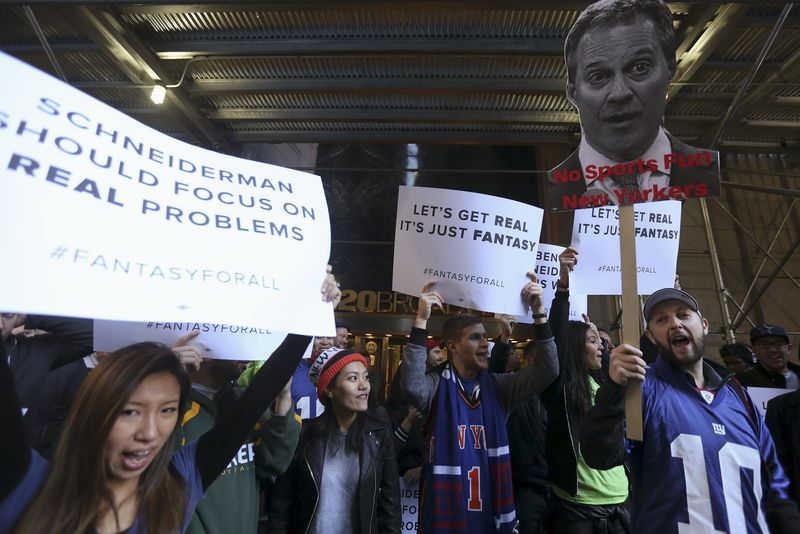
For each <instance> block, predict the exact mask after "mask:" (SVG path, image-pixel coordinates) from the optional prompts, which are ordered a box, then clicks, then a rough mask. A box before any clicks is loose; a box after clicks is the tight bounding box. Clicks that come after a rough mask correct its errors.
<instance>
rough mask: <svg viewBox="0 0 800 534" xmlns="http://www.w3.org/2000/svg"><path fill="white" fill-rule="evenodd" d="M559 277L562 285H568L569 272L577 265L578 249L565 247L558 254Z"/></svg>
mask: <svg viewBox="0 0 800 534" xmlns="http://www.w3.org/2000/svg"><path fill="white" fill-rule="evenodd" d="M558 264H559V267H560V269H559V278H558V281H559V282H561V285H562V286H563V287H569V273H571V272H572V269H574V268H575V266H576V265H578V251H577V250H575V249H574V248H572V247H567V248H565V249H564V251H563V252H562V253H561V254H559V255H558Z"/></svg>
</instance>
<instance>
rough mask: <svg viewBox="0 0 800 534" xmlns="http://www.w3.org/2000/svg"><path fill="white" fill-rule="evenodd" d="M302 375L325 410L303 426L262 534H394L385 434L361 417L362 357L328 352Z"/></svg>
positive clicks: (369, 416)
mask: <svg viewBox="0 0 800 534" xmlns="http://www.w3.org/2000/svg"><path fill="white" fill-rule="evenodd" d="M308 377H309V379H310V380H311V382H312V383H314V385H315V386H316V388H317V396H318V397H319V399H320V400H321V401H322V403H323V404H324V405H325V407H326V410H325V412H324V413H323V414H322V415H320V416H319V417H317V418H315V419H312V420H310V421H308V422H306V423H304V424H303V430H302V434H301V435H300V443H299V445H298V447H297V451H296V453H295V456H294V459H293V460H292V463H291V465H290V466H289V469H288V470H287V471H286V473H284V474H283V475H281V476H280V477H279V478H278V480H277V482H276V483H275V488H274V491H273V493H272V498H271V501H270V507H269V511H268V513H267V517H268V520H269V522H268V524H267V531H268V532H270V533H273V534H284V533H288V532H304V533H308V534H351V533H360V534H399V533H400V523H401V515H400V481H399V476H398V474H397V460H396V458H395V453H394V444H393V433H392V428H391V426H390V425H389V423H388V421H384V420H383V419H381V418H379V417H377V416H376V415H375V414H374V413H373V412H371V411H368V407H369V406H368V400H369V392H370V378H369V359H368V357H367V356H365V355H363V354H360V353H358V352H353V351H351V350H347V349H340V348H339V347H333V348H331V349H328V350H326V351H325V352H323V353H322V354H320V355H319V356H318V357H317V358H316V359H315V360H314V363H313V364H312V365H311V370H310V371H309V372H308Z"/></svg>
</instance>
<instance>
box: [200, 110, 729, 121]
mask: <svg viewBox="0 0 800 534" xmlns="http://www.w3.org/2000/svg"><path fill="white" fill-rule="evenodd" d="M208 118H209V119H212V120H221V121H239V120H275V121H315V120H320V121H374V122H381V121H388V122H446V123H475V122H478V123H488V124H491V123H508V124H527V123H533V124H562V125H577V124H579V120H578V114H577V113H576V112H574V111H529V110H507V111H502V110H493V109H491V110H489V109H486V110H475V109H466V108H460V109H426V108H421V107H415V108H400V109H385V108H340V109H332V108H225V109H218V110H213V111H209V112H208ZM719 119H720V117H712V116H695V115H689V116H684V115H680V116H678V115H675V116H667V120H673V121H683V122H686V121H693V122H714V121H717V120H719Z"/></svg>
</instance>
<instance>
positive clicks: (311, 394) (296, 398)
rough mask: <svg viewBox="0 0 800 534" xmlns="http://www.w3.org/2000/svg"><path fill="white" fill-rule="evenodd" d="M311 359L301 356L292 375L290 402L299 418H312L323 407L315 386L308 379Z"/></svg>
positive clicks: (320, 411)
mask: <svg viewBox="0 0 800 534" xmlns="http://www.w3.org/2000/svg"><path fill="white" fill-rule="evenodd" d="M310 368H311V360H309V359H306V358H303V359H302V360H300V363H299V364H298V365H297V369H295V370H294V375H293V376H292V403H293V405H294V412H295V413H296V414H297V415H299V416H300V419H314V418H315V417H317V416H319V415H322V412H324V411H325V407H324V406H323V405H322V403H321V402H320V401H319V399H318V398H317V388H316V387H314V384H312V383H311V380H309V379H308V370H309V369H310Z"/></svg>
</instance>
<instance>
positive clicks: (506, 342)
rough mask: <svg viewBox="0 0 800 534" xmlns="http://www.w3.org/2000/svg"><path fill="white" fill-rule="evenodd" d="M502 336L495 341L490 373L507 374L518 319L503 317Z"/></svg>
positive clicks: (509, 316)
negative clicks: (512, 338)
mask: <svg viewBox="0 0 800 534" xmlns="http://www.w3.org/2000/svg"><path fill="white" fill-rule="evenodd" d="M498 319H499V320H500V335H499V336H497V337H496V338H495V339H494V347H492V355H491V357H490V358H489V372H491V373H502V372H505V370H506V366H507V365H508V359H509V358H510V357H511V332H513V331H514V326H515V324H516V318H515V317H514V316H513V315H505V314H504V315H501V316H500V317H498Z"/></svg>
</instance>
